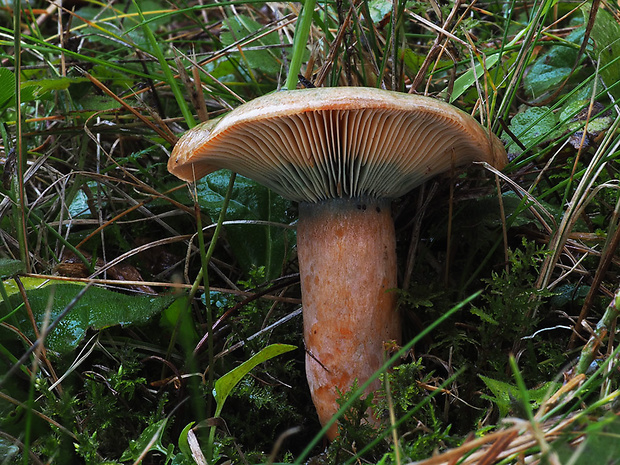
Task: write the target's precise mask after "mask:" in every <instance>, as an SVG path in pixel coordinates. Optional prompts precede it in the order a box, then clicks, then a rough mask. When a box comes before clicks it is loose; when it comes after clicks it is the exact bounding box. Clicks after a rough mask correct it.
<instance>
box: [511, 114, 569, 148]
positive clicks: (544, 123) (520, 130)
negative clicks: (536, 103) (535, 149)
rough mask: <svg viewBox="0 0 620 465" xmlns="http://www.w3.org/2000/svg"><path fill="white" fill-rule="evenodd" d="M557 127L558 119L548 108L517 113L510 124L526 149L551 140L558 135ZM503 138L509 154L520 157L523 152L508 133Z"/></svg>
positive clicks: (512, 130)
mask: <svg viewBox="0 0 620 465" xmlns="http://www.w3.org/2000/svg"><path fill="white" fill-rule="evenodd" d="M556 127H557V118H556V116H555V114H554V113H553V112H552V111H550V110H549V108H547V107H531V108H528V109H527V110H525V111H523V112H521V113H517V114H516V115H515V117H514V118H512V121H511V122H510V131H511V132H512V133H513V134H514V135H515V136H516V137H517V139H519V141H520V142H521V143H522V144H523V145H524V146H525V147H529V146H530V145H532V144H534V143H537V144H540V143H542V142H545V141H547V140H551V139H552V138H553V137H554V136H555V135H556ZM501 138H502V140H503V141H504V142H505V143H506V150H508V152H509V153H511V154H516V155H519V154H521V153H522V152H523V150H522V149H521V148H520V147H519V146H518V145H517V144H515V143H514V142H513V140H512V138H511V137H510V136H509V135H508V134H507V133H503V134H502V136H501Z"/></svg>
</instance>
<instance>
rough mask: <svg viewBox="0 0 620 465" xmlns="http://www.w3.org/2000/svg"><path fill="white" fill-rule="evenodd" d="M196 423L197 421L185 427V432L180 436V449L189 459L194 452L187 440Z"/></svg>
mask: <svg viewBox="0 0 620 465" xmlns="http://www.w3.org/2000/svg"><path fill="white" fill-rule="evenodd" d="M195 423H196V422H195V421H192V422H190V423H188V424H187V425H186V426H185V428H183V431H181V434H179V449H180V450H181V452H182V453H183V454H185V456H187V457H191V456H192V450H191V449H190V447H189V441H188V440H187V435H188V434H189V431H190V430H191V429H192V428H193V426H194V424H195Z"/></svg>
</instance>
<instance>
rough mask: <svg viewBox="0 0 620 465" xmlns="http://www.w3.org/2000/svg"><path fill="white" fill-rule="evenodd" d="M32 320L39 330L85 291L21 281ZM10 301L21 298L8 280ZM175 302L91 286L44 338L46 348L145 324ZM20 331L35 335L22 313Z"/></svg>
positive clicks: (63, 348)
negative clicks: (94, 331) (110, 329)
mask: <svg viewBox="0 0 620 465" xmlns="http://www.w3.org/2000/svg"><path fill="white" fill-rule="evenodd" d="M22 282H23V283H24V286H25V287H26V295H27V297H28V301H29V303H30V306H31V307H32V311H33V314H34V318H35V321H36V322H37V325H38V326H39V328H40V327H41V326H42V324H43V322H44V321H46V320H49V321H52V320H54V319H55V318H56V317H57V316H58V315H59V314H60V313H61V312H62V311H63V310H64V309H65V307H66V306H67V305H69V303H70V302H71V301H72V300H73V298H74V297H75V296H76V295H77V294H78V293H79V292H80V291H81V290H82V289H83V288H84V286H83V285H80V284H66V283H48V284H44V285H43V287H39V288H36V289H35V288H33V286H35V284H36V282H31V281H30V280H26V279H22ZM5 287H6V288H7V293H8V294H9V302H10V303H11V305H12V306H13V308H16V307H18V306H19V305H20V304H21V303H22V298H21V295H20V294H19V293H18V292H16V286H15V285H14V284H12V283H11V282H10V281H8V282H7V283H5ZM174 299H175V296H173V295H167V296H162V297H159V296H149V295H141V296H131V295H126V294H119V293H118V292H112V291H109V290H107V289H103V288H100V287H92V288H91V289H89V290H88V291H87V292H86V293H85V294H84V296H82V298H81V299H80V300H79V301H78V302H77V304H76V305H75V306H74V307H73V309H72V310H71V311H70V312H69V313H68V314H67V315H66V316H65V318H64V319H63V320H62V321H61V322H60V323H59V324H58V326H56V328H55V329H54V330H53V331H52V332H51V333H50V334H49V335H48V336H47V339H46V346H47V347H49V348H50V349H51V350H54V351H57V352H61V353H64V352H68V351H70V350H72V349H74V348H75V347H77V345H78V344H79V343H80V341H81V340H82V339H83V338H84V336H85V334H86V331H87V330H88V329H90V328H92V329H97V330H100V329H104V328H107V327H109V326H115V325H123V326H124V325H131V324H139V323H145V322H146V321H148V320H149V318H151V317H152V316H153V315H155V314H157V313H159V312H161V311H162V310H163V309H164V308H166V307H167V306H168V305H170V304H171V303H172V302H173V301H174ZM18 319H19V320H20V327H21V329H22V330H23V331H24V332H25V333H26V334H27V335H28V336H29V337H31V338H34V332H33V330H32V328H31V327H30V326H31V325H30V323H29V319H28V317H27V315H26V313H25V312H20V314H19V315H18Z"/></svg>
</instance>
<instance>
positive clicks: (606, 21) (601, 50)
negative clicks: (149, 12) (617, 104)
mask: <svg viewBox="0 0 620 465" xmlns="http://www.w3.org/2000/svg"><path fill="white" fill-rule="evenodd" d="M591 9H592V5H591V4H590V3H589V2H586V3H584V5H583V6H582V7H581V11H582V12H583V15H584V18H585V19H586V20H587V19H588V18H589V16H590V11H591ZM590 37H591V39H592V40H593V41H594V42H595V44H596V46H595V47H594V55H595V57H596V59H597V60H598V62H599V65H600V67H601V72H600V75H601V77H602V79H603V82H605V84H606V85H607V86H608V87H609V86H612V85H614V84H617V83H618V82H620V59H619V58H620V24H618V21H617V20H616V19H615V18H614V16H613V15H612V14H611V13H610V12H609V11H607V10H605V9H603V8H599V9H598V11H597V12H596V20H595V21H594V26H593V27H592V31H591V32H590ZM611 93H612V94H613V96H614V97H616V99H618V98H620V87H619V86H616V87H614V88H613V89H611Z"/></svg>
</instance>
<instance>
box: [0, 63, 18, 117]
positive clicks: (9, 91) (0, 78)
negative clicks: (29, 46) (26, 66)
mask: <svg viewBox="0 0 620 465" xmlns="http://www.w3.org/2000/svg"><path fill="white" fill-rule="evenodd" d="M14 101H15V74H13V71H11V70H10V69H6V68H0V111H2V110H4V109H6V108H8V107H10V106H11V103H13V104H14Z"/></svg>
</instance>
